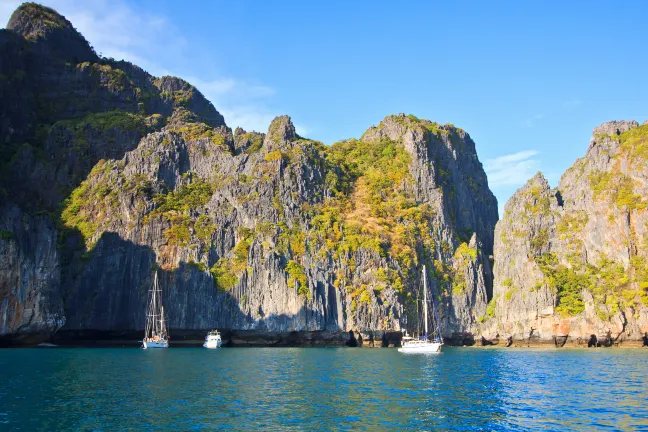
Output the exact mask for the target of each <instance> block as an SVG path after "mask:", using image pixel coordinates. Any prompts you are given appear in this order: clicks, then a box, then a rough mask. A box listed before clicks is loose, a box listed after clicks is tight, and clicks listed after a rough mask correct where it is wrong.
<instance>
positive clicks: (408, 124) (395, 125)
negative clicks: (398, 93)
mask: <svg viewBox="0 0 648 432" xmlns="http://www.w3.org/2000/svg"><path fill="white" fill-rule="evenodd" d="M409 129H427V130H429V131H431V132H436V131H443V132H446V133H448V132H457V133H459V134H461V135H463V134H465V132H464V131H463V129H460V128H456V127H455V126H454V125H452V124H450V123H448V124H444V125H442V124H439V123H436V122H433V121H430V120H425V119H420V118H418V117H416V116H415V115H412V114H408V115H405V114H404V113H400V114H398V115H396V114H391V115H388V116H387V117H385V118H384V119H382V121H381V122H380V123H379V124H378V126H371V127H370V128H369V129H367V131H366V132H365V133H364V134H363V135H362V138H363V139H369V140H371V139H374V138H375V135H376V132H378V131H383V130H384V131H385V132H387V134H388V135H392V134H394V135H402V134H404V133H405V132H406V131H407V130H409ZM443 132H442V133H443Z"/></svg>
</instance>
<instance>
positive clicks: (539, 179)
mask: <svg viewBox="0 0 648 432" xmlns="http://www.w3.org/2000/svg"><path fill="white" fill-rule="evenodd" d="M533 186H540V187H542V188H543V189H550V186H549V180H547V178H546V177H545V176H544V174H542V172H541V171H538V172H537V173H536V174H535V175H534V176H533V177H531V178H530V179H529V180H528V181H527V182H526V184H525V185H524V186H523V189H526V188H530V187H533Z"/></svg>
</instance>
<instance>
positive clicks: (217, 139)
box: [173, 123, 229, 150]
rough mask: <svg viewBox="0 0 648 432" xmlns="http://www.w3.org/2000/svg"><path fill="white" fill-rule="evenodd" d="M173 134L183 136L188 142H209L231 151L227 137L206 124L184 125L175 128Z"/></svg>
mask: <svg viewBox="0 0 648 432" xmlns="http://www.w3.org/2000/svg"><path fill="white" fill-rule="evenodd" d="M173 132H177V133H179V134H181V135H183V137H184V138H185V140H187V141H197V140H209V141H210V142H211V143H212V144H213V145H214V146H216V147H217V148H219V149H221V150H229V148H228V147H227V145H226V144H225V137H224V136H223V135H221V134H220V133H218V131H216V130H215V129H214V128H213V127H211V126H208V125H206V124H205V123H184V124H183V126H181V127H176V128H174V129H173Z"/></svg>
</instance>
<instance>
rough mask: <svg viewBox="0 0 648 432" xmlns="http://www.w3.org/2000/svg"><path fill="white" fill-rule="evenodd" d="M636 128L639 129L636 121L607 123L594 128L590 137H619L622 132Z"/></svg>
mask: <svg viewBox="0 0 648 432" xmlns="http://www.w3.org/2000/svg"><path fill="white" fill-rule="evenodd" d="M636 127H639V123H638V122H637V121H636V120H619V121H616V120H615V121H609V122H605V123H603V124H601V125H600V126H597V127H595V128H594V130H593V131H592V135H594V136H596V135H621V134H622V133H623V132H627V131H629V130H630V129H634V128H636Z"/></svg>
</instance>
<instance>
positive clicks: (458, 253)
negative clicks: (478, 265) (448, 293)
mask: <svg viewBox="0 0 648 432" xmlns="http://www.w3.org/2000/svg"><path fill="white" fill-rule="evenodd" d="M476 259H477V249H474V248H471V247H470V246H468V244H467V243H465V242H464V243H461V244H460V245H459V247H457V249H456V250H455V253H454V261H455V271H454V277H453V281H452V293H453V294H461V293H463V292H464V291H465V290H466V281H465V274H464V273H465V270H466V268H467V267H468V265H469V264H470V263H471V262H474V261H475V260H476Z"/></svg>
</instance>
